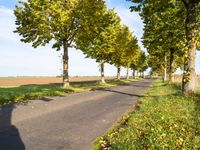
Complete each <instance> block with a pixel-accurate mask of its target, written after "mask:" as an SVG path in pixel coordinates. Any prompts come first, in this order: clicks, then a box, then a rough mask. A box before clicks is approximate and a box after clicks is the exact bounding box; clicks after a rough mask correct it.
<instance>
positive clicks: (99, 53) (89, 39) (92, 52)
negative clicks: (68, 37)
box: [77, 8, 120, 83]
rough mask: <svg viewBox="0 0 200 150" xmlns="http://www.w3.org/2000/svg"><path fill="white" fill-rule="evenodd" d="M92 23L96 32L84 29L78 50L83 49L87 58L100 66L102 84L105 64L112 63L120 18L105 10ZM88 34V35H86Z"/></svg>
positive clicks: (78, 43) (78, 42) (80, 34)
mask: <svg viewBox="0 0 200 150" xmlns="http://www.w3.org/2000/svg"><path fill="white" fill-rule="evenodd" d="M93 21H96V22H95V23H93V25H92V23H91V25H92V26H94V29H95V30H90V29H89V28H88V29H87V28H85V29H84V28H83V29H82V32H80V33H79V35H78V36H79V38H78V41H77V48H78V49H81V50H82V51H83V52H84V54H85V55H86V57H89V58H92V59H95V60H96V62H98V63H99V64H100V73H101V82H102V83H105V79H104V64H105V63H106V62H110V59H111V53H112V51H113V45H114V44H115V43H114V41H115V38H116V26H118V25H119V24H120V18H119V17H118V16H117V14H116V13H115V12H114V10H107V9H106V8H104V10H103V11H102V12H101V13H100V16H99V17H98V18H96V20H93ZM85 32H87V34H85Z"/></svg>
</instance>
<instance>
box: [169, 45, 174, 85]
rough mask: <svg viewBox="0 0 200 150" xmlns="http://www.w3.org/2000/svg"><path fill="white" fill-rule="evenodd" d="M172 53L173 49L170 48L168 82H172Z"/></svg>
mask: <svg viewBox="0 0 200 150" xmlns="http://www.w3.org/2000/svg"><path fill="white" fill-rule="evenodd" d="M174 53H175V49H173V48H171V49H170V60H169V63H170V64H169V83H173V82H174Z"/></svg>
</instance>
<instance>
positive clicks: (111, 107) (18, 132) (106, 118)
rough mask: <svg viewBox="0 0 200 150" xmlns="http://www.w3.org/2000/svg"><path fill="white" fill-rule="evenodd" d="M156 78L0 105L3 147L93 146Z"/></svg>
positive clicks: (75, 149)
mask: <svg viewBox="0 0 200 150" xmlns="http://www.w3.org/2000/svg"><path fill="white" fill-rule="evenodd" d="M152 81H153V79H149V80H141V81H136V82H132V83H130V84H128V85H123V86H116V87H111V88H106V89H99V90H95V91H88V92H81V93H74V94H70V95H66V96H62V97H53V98H45V99H43V100H34V101H31V102H30V103H28V104H26V105H9V106H0V150H24V149H27V150H88V149H91V143H92V141H93V140H95V138H96V137H97V136H100V135H103V134H104V133H105V132H106V131H107V130H109V128H111V127H112V125H113V124H114V123H115V122H116V121H117V120H118V119H119V118H120V117H121V116H122V115H123V114H124V113H125V112H126V111H128V110H129V109H130V108H131V107H133V106H134V105H135V104H136V103H137V100H138V98H139V95H140V94H141V93H144V92H145V91H146V90H147V89H148V87H149V86H150V84H151V83H152Z"/></svg>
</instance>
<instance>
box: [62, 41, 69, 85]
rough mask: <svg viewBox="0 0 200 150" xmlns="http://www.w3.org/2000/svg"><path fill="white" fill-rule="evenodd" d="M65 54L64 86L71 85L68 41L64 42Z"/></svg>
mask: <svg viewBox="0 0 200 150" xmlns="http://www.w3.org/2000/svg"><path fill="white" fill-rule="evenodd" d="M63 48H64V55H63V87H67V86H69V56H68V43H67V42H63Z"/></svg>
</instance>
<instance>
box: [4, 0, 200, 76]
mask: <svg viewBox="0 0 200 150" xmlns="http://www.w3.org/2000/svg"><path fill="white" fill-rule="evenodd" d="M106 2H107V5H108V7H109V8H115V9H116V11H117V13H118V15H119V16H120V17H121V19H122V23H123V24H126V25H128V26H129V27H130V29H131V31H133V32H134V34H135V35H136V36H137V37H138V39H139V40H140V38H141V36H142V32H143V31H142V28H143V24H142V21H141V19H140V17H139V15H138V14H137V13H131V12H130V11H129V7H130V3H129V2H127V1H126V0H106ZM16 4H17V0H0V22H1V23H0V76H55V75H60V74H61V73H62V70H61V68H62V62H61V57H60V56H61V51H60V52H57V51H55V50H54V49H52V48H51V45H48V46H46V47H38V48H37V49H34V48H32V47H31V44H25V43H22V42H20V37H19V36H18V35H17V34H14V33H13V32H12V31H13V30H14V29H15V17H14V15H13V9H14V7H15V5H16ZM140 45H141V46H142V44H141V42H140ZM69 55H70V56H69V57H70V59H69V63H70V67H69V71H70V75H71V76H77V75H78V76H86V75H89V76H92V75H99V68H98V64H97V63H96V62H95V60H92V59H88V58H87V59H86V58H85V57H84V55H83V54H82V52H81V51H77V50H75V49H70V51H69ZM199 58H200V55H199V54H198V62H197V64H200V62H199V60H200V59H199ZM199 68H200V67H199V66H198V69H199ZM198 73H200V70H198ZM105 74H106V75H115V74H116V68H115V67H114V66H112V65H109V64H106V66H105ZM122 74H123V75H125V69H122Z"/></svg>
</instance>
